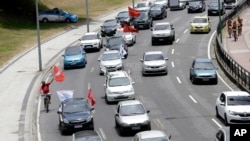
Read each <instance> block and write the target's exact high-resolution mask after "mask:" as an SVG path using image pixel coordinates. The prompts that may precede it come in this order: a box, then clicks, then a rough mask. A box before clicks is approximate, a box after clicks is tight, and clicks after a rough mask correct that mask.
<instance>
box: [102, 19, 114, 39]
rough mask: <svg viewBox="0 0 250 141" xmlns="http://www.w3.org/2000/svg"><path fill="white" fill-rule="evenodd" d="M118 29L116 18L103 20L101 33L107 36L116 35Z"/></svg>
mask: <svg viewBox="0 0 250 141" xmlns="http://www.w3.org/2000/svg"><path fill="white" fill-rule="evenodd" d="M116 30H117V22H116V19H108V20H105V21H104V22H103V24H102V25H101V35H102V37H105V36H113V35H115V33H116Z"/></svg>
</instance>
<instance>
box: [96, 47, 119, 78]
mask: <svg viewBox="0 0 250 141" xmlns="http://www.w3.org/2000/svg"><path fill="white" fill-rule="evenodd" d="M98 61H100V75H102V74H104V73H106V72H111V71H117V70H122V69H123V63H122V57H121V54H120V52H119V51H117V50H108V51H104V52H103V53H102V54H101V56H100V57H99V59H98Z"/></svg>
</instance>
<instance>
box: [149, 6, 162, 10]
mask: <svg viewBox="0 0 250 141" xmlns="http://www.w3.org/2000/svg"><path fill="white" fill-rule="evenodd" d="M150 10H151V11H161V7H159V6H154V7H152V8H151V9H150Z"/></svg>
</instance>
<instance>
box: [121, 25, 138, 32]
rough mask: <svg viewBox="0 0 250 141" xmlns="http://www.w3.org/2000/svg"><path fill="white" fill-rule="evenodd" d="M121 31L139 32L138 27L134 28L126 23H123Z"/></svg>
mask: <svg viewBox="0 0 250 141" xmlns="http://www.w3.org/2000/svg"><path fill="white" fill-rule="evenodd" d="M123 32H137V33H138V32H139V30H138V29H136V28H134V27H133V26H129V25H128V24H124V26H123Z"/></svg>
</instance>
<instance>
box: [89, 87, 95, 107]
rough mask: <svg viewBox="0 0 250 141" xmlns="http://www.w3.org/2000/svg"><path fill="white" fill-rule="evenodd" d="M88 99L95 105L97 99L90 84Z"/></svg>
mask: <svg viewBox="0 0 250 141" xmlns="http://www.w3.org/2000/svg"><path fill="white" fill-rule="evenodd" d="M88 100H89V101H90V103H91V106H94V105H95V103H96V101H95V98H94V95H93V92H92V89H91V87H90V86H89V88H88Z"/></svg>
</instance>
